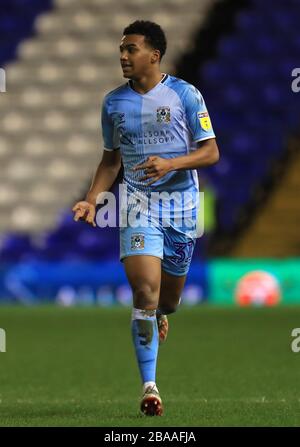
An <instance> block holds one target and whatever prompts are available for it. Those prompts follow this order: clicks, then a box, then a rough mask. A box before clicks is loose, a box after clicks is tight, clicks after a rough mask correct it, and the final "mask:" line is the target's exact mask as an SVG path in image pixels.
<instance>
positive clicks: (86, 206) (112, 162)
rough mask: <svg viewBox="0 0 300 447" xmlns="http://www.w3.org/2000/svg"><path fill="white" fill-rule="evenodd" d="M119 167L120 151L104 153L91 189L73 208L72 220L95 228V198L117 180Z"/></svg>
mask: <svg viewBox="0 0 300 447" xmlns="http://www.w3.org/2000/svg"><path fill="white" fill-rule="evenodd" d="M120 167H121V156H120V151H104V152H103V158H102V160H101V162H100V163H99V166H98V168H97V170H96V172H95V175H94V177H93V180H92V184H91V187H90V189H89V191H88V193H87V195H86V198H85V200H82V201H80V202H77V203H76V205H75V206H74V207H73V209H72V211H74V213H75V215H74V220H75V221H78V220H79V219H81V220H84V221H85V222H87V223H89V224H90V225H92V226H93V227H95V226H96V223H95V215H96V200H97V196H98V195H99V194H100V193H101V192H104V191H109V190H110V188H111V186H112V185H113V183H114V181H115V180H116V178H117V175H118V173H119V170H120Z"/></svg>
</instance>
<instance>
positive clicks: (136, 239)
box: [131, 233, 145, 250]
mask: <svg viewBox="0 0 300 447" xmlns="http://www.w3.org/2000/svg"><path fill="white" fill-rule="evenodd" d="M144 248H145V236H144V235H143V234H141V233H136V234H133V235H132V236H131V250H144Z"/></svg>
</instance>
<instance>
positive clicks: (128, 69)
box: [120, 34, 159, 80]
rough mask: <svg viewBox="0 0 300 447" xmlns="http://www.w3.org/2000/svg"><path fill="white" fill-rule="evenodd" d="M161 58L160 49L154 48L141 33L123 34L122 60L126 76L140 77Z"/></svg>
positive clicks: (130, 77)
mask: <svg viewBox="0 0 300 447" xmlns="http://www.w3.org/2000/svg"><path fill="white" fill-rule="evenodd" d="M158 58H159V51H158V50H153V48H151V47H150V46H149V45H147V43H145V37H144V36H141V35H139V34H129V35H127V36H123V37H122V40H121V44H120V62H121V67H122V70H123V76H124V78H129V79H133V80H137V79H140V78H141V77H143V76H144V75H145V74H147V73H149V70H151V69H152V68H153V64H154V63H155V61H157V60H158Z"/></svg>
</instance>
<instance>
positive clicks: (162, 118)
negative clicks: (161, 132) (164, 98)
mask: <svg viewBox="0 0 300 447" xmlns="http://www.w3.org/2000/svg"><path fill="white" fill-rule="evenodd" d="M156 118H157V122H158V123H169V122H170V121H171V111H170V107H158V109H157V111H156Z"/></svg>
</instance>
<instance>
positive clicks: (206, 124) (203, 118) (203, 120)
mask: <svg viewBox="0 0 300 447" xmlns="http://www.w3.org/2000/svg"><path fill="white" fill-rule="evenodd" d="M197 115H198V119H199V122H200V126H201V127H202V129H203V130H205V131H206V132H207V131H208V130H210V129H211V122H210V118H209V115H208V113H207V112H198V113H197Z"/></svg>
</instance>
